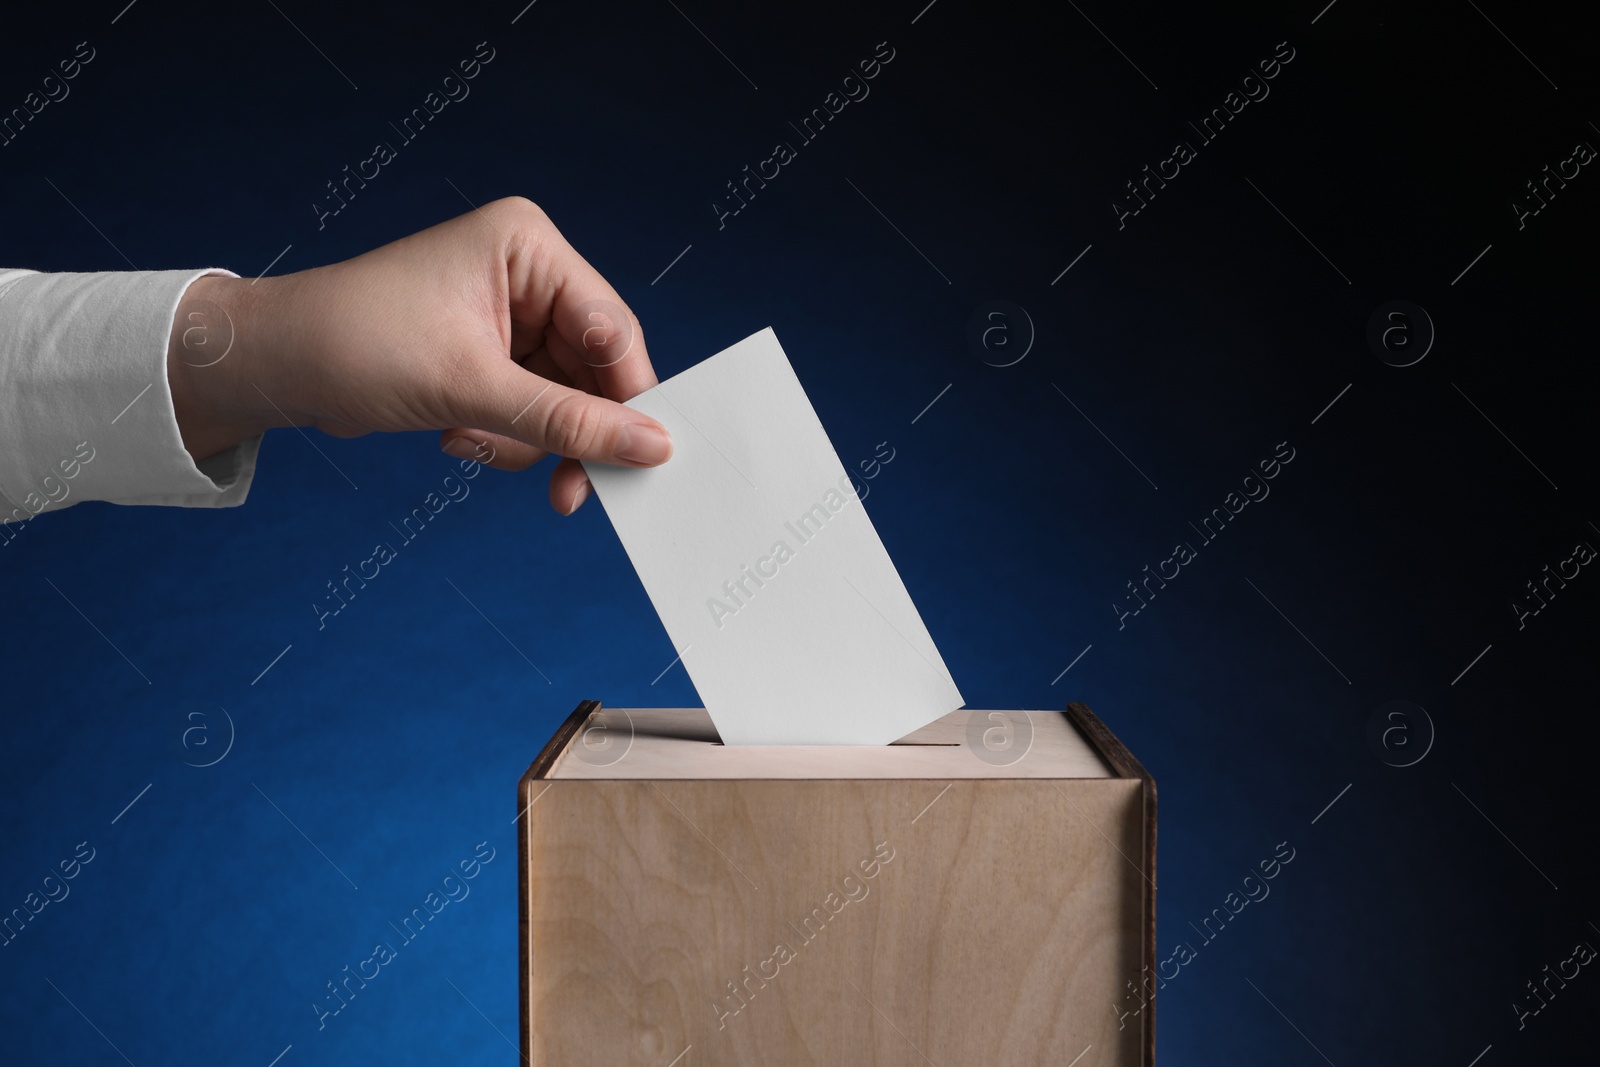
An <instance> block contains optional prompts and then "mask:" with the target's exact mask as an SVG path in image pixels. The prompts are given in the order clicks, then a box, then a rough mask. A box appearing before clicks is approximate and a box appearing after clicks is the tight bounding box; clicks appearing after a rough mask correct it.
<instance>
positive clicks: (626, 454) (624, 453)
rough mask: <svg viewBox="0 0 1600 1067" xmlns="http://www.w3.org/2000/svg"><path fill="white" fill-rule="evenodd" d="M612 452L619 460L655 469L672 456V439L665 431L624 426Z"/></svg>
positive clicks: (640, 426) (637, 426)
mask: <svg viewBox="0 0 1600 1067" xmlns="http://www.w3.org/2000/svg"><path fill="white" fill-rule="evenodd" d="M612 452H613V453H614V454H615V455H616V457H617V458H618V459H624V460H627V461H628V462H629V463H640V464H643V465H645V466H651V467H653V466H655V465H656V464H657V463H662V462H665V461H666V458H667V457H668V456H670V455H672V438H671V437H669V436H667V431H665V430H663V429H659V428H657V427H655V426H648V425H644V424H642V423H634V424H633V425H631V426H624V427H623V428H622V432H621V433H619V434H617V444H616V447H615V448H613V449H612Z"/></svg>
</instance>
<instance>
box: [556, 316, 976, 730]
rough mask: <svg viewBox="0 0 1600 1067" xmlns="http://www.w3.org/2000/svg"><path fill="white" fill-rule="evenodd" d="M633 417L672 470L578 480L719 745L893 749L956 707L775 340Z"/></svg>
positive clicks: (670, 384) (682, 383)
mask: <svg viewBox="0 0 1600 1067" xmlns="http://www.w3.org/2000/svg"><path fill="white" fill-rule="evenodd" d="M628 406H629V407H632V408H635V409H637V410H639V411H642V412H645V413H646V414H648V415H650V416H651V417H652V418H654V419H656V420H658V421H659V422H661V423H662V424H663V425H664V426H666V427H667V429H668V430H669V431H670V432H671V433H672V443H673V455H672V458H671V459H670V460H668V461H667V462H666V463H665V464H663V465H661V466H659V467H653V468H648V469H641V468H629V467H617V466H611V465H608V464H603V463H585V464H584V469H585V471H587V472H588V475H589V480H590V482H592V483H593V484H594V488H595V491H596V493H597V494H598V495H599V498H600V501H601V503H602V504H604V505H605V510H606V513H607V514H608V515H610V517H611V522H612V524H613V525H614V526H615V527H616V530H617V534H618V536H619V537H620V538H621V539H622V544H623V547H624V548H626V549H627V551H628V557H629V558H630V559H631V560H633V565H634V568H635V569H636V570H637V571H638V572H639V578H640V580H641V581H642V582H643V583H644V587H645V590H646V591H647V592H648V593H649V594H650V601H651V603H653V604H654V605H655V608H656V611H657V612H658V613H659V614H660V616H661V621H662V623H663V624H665V626H666V628H667V633H668V635H669V636H670V637H671V638H672V644H673V647H674V648H675V649H677V651H678V653H679V655H680V656H681V658H682V662H683V665H684V667H685V668H686V669H687V670H688V672H689V677H690V679H691V680H692V681H693V682H694V684H695V688H696V689H697V690H699V693H700V698H701V700H702V701H703V702H704V703H705V707H706V710H707V711H708V712H709V713H710V715H711V720H712V721H713V722H714V723H715V724H716V727H717V732H718V733H719V734H720V735H721V737H722V740H723V743H724V744H729V745H774V744H804V745H881V744H888V743H889V742H891V741H894V740H896V739H898V738H900V737H903V736H905V735H906V734H908V733H910V732H911V731H912V730H915V729H917V728H918V727H920V726H923V725H925V724H926V723H929V722H931V721H933V720H934V719H936V718H938V717H939V716H941V715H945V714H947V713H949V712H951V711H954V710H955V709H956V708H959V707H961V706H962V705H963V704H964V703H965V701H964V700H963V699H962V697H961V694H960V693H959V692H958V691H957V690H956V686H955V682H954V681H952V680H951V678H950V672H949V671H948V670H946V669H945V665H944V660H943V659H941V658H940V656H939V650H938V649H937V648H935V647H934V644H933V639H932V638H931V637H930V636H928V630H927V627H925V626H924V625H923V624H922V617H921V616H920V615H919V614H918V613H917V609H916V606H915V605H914V604H912V602H911V597H910V595H909V594H908V593H907V592H906V588H905V585H904V584H903V583H902V582H901V581H900V575H899V572H897V571H896V570H895V567H894V563H893V562H892V561H891V560H890V559H889V554H888V552H886V551H885V550H884V547H883V542H881V541H879V540H878V533H877V531H876V530H874V529H873V527H872V521H871V520H870V519H868V518H867V513H866V511H865V509H864V507H863V505H862V502H861V501H860V500H858V499H857V498H856V496H855V492H854V490H853V489H852V488H851V482H850V477H849V476H848V475H847V474H846V473H845V470H844V466H843V464H841V463H840V462H839V456H838V454H837V453H836V452H835V451H834V449H833V445H832V444H831V443H829V441H828V435H827V433H826V432H825V431H824V430H823V428H822V423H821V422H820V421H819V420H818V419H817V413H816V412H815V411H813V410H812V408H811V402H810V401H809V400H807V399H806V394H805V391H804V390H803V389H802V388H801V387H800V381H799V379H798V378H796V377H795V374H794V369H793V368H792V367H791V366H790V365H789V360H788V357H786V356H785V355H784V353H783V349H782V348H781V347H780V346H779V344H778V338H777V335H775V334H774V333H773V332H772V330H771V329H766V330H762V331H761V332H760V333H758V334H755V335H753V336H751V337H747V338H745V339H744V340H743V341H740V342H739V343H738V344H736V345H734V346H733V347H732V348H729V349H727V350H725V351H722V352H719V353H717V354H716V355H714V356H712V357H711V358H710V359H708V360H706V361H705V362H703V363H700V364H698V365H697V366H694V367H691V368H689V369H688V370H686V371H684V372H683V373H682V374H679V375H677V376H676V377H674V378H670V379H668V380H667V381H665V382H662V383H661V384H660V385H658V386H656V387H655V388H654V389H651V390H649V391H648V392H645V393H641V394H640V395H639V396H637V397H634V398H633V399H632V400H630V401H628Z"/></svg>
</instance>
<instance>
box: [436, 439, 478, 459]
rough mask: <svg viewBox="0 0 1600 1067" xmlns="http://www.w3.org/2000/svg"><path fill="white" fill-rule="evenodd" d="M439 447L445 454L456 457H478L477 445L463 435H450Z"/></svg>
mask: <svg viewBox="0 0 1600 1067" xmlns="http://www.w3.org/2000/svg"><path fill="white" fill-rule="evenodd" d="M439 447H440V449H441V450H442V451H443V452H444V454H445V455H447V456H454V457H455V458H456V459H477V458H478V446H477V445H476V444H474V443H473V442H471V441H469V440H467V439H466V438H465V437H452V438H450V440H448V441H446V442H445V443H444V444H442V445H440V446H439Z"/></svg>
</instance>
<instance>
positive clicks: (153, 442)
mask: <svg viewBox="0 0 1600 1067" xmlns="http://www.w3.org/2000/svg"><path fill="white" fill-rule="evenodd" d="M207 274H217V275H222V276H224V277H230V278H237V277H238V275H237V274H234V273H233V272H231V271H227V270H221V269H215V268H213V269H206V270H168V271H117V272H106V273H97V274H42V273H39V272H36V271H29V270H6V269H0V523H12V522H26V521H27V520H28V519H31V518H32V517H33V516H34V515H37V514H39V513H40V512H43V511H53V510H56V509H59V508H64V507H70V506H71V505H73V504H76V503H78V502H79V501H80V500H107V501H110V502H111V503H113V504H168V505H174V506H177V507H190V508H205V507H212V508H219V507H234V506H236V505H239V504H242V503H244V498H245V494H246V493H248V492H249V489H250V481H251V478H252V477H253V476H254V475H255V467H256V452H257V450H258V449H259V447H260V445H261V438H260V437H254V438H251V439H250V440H248V441H245V442H244V443H242V444H240V445H237V446H235V447H233V448H230V449H228V450H227V451H225V452H222V453H220V454H219V455H216V456H212V457H211V458H209V459H206V460H202V461H201V462H199V463H196V462H195V461H194V459H193V458H192V457H191V456H190V455H189V453H188V451H187V450H186V449H185V448H184V447H183V438H182V436H181V434H180V433H179V430H178V420H177V416H176V414H175V413H174V411H173V406H172V390H171V387H170V386H169V384H168V381H167V343H168V339H169V337H170V335H171V333H172V323H173V316H174V315H175V314H176V313H177V309H178V301H179V300H180V299H182V297H183V294H184V292H185V291H186V290H187V289H188V288H189V284H190V283H191V282H193V281H194V280H195V279H196V278H200V277H203V276H205V275H207ZM12 536H15V534H14V533H12ZM7 540H9V538H7Z"/></svg>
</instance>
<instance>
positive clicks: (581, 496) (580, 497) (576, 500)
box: [567, 478, 592, 515]
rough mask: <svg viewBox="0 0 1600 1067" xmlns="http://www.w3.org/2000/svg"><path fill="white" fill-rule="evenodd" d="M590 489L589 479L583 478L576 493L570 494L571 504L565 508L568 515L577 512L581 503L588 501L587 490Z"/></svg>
mask: <svg viewBox="0 0 1600 1067" xmlns="http://www.w3.org/2000/svg"><path fill="white" fill-rule="evenodd" d="M591 488H592V486H590V485H589V479H587V478H585V479H584V480H583V484H582V485H580V486H578V491H577V492H575V493H573V494H572V503H571V504H569V505H568V506H567V514H568V515H571V514H572V513H573V512H575V511H577V510H578V508H579V507H580V506H581V505H582V504H583V502H584V501H585V500H588V499H589V490H590V489H591Z"/></svg>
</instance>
